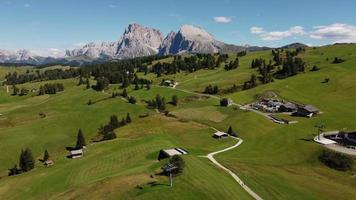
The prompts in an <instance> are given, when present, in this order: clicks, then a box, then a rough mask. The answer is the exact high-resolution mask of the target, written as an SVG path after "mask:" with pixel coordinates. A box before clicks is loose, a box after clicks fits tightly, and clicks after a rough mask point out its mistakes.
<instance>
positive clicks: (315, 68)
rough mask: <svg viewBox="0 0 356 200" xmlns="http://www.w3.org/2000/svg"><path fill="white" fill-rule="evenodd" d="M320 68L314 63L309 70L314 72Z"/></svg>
mask: <svg viewBox="0 0 356 200" xmlns="http://www.w3.org/2000/svg"><path fill="white" fill-rule="evenodd" d="M319 70H320V68H319V67H318V66H316V65H314V66H313V68H312V69H311V70H310V71H311V72H316V71H319Z"/></svg>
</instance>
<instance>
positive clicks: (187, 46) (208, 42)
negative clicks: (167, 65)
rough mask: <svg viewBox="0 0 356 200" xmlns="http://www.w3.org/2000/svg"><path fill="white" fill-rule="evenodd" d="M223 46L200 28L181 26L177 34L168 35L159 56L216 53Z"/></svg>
mask: <svg viewBox="0 0 356 200" xmlns="http://www.w3.org/2000/svg"><path fill="white" fill-rule="evenodd" d="M223 44H224V43H222V42H219V41H217V40H215V39H214V37H213V36H212V35H210V34H209V33H208V32H206V31H205V30H204V29H202V28H200V27H196V26H191V25H183V26H182V27H181V29H180V30H179V31H178V33H177V34H175V33H173V32H171V33H170V34H168V36H167V37H166V38H165V40H164V42H163V43H162V45H161V47H160V51H159V54H160V55H167V54H182V53H188V52H189V53H217V52H219V50H220V46H222V45H223Z"/></svg>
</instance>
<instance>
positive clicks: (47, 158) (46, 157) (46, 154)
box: [43, 149, 49, 161]
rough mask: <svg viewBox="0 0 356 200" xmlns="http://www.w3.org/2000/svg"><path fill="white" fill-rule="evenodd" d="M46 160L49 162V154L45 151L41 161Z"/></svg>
mask: <svg viewBox="0 0 356 200" xmlns="http://www.w3.org/2000/svg"><path fill="white" fill-rule="evenodd" d="M47 160H49V153H48V151H47V149H46V150H45V152H44V155H43V161H47Z"/></svg>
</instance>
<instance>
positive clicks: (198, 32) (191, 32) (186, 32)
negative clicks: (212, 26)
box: [179, 24, 214, 40]
mask: <svg viewBox="0 0 356 200" xmlns="http://www.w3.org/2000/svg"><path fill="white" fill-rule="evenodd" d="M179 32H180V33H181V34H182V35H183V36H186V37H193V38H195V39H196V38H204V39H208V40H214V37H213V36H212V35H211V34H210V33H208V32H207V31H205V30H204V29H203V28H201V27H199V26H193V25H188V24H185V25H183V26H182V27H181V28H180V30H179Z"/></svg>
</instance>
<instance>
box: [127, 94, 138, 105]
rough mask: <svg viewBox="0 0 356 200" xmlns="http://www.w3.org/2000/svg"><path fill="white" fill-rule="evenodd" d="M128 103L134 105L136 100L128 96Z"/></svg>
mask: <svg viewBox="0 0 356 200" xmlns="http://www.w3.org/2000/svg"><path fill="white" fill-rule="evenodd" d="M128 101H129V103H131V104H136V102H137V100H136V98H135V97H133V96H130V97H129V98H128Z"/></svg>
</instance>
